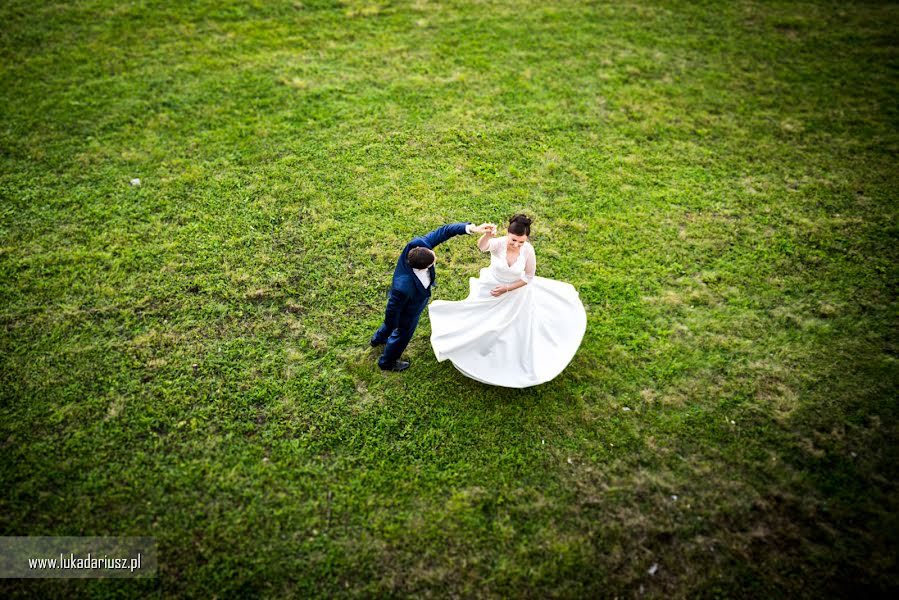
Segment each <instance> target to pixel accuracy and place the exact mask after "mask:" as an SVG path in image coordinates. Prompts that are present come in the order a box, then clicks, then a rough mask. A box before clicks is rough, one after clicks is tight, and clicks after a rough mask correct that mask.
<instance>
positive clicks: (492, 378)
mask: <svg viewBox="0 0 899 600" xmlns="http://www.w3.org/2000/svg"><path fill="white" fill-rule="evenodd" d="M530 232H531V220H530V219H529V218H528V217H526V216H525V215H521V214H519V215H515V216H514V217H512V219H511V220H510V222H509V228H508V234H507V235H505V236H503V237H500V238H496V237H494V236H495V235H496V226H495V225H492V226H491V227H490V229H488V231H487V233H485V234H484V235H482V236H481V237H480V239H478V248H480V250H481V251H482V252H490V267H489V268H485V269H481V274H480V277H479V278H478V279H474V278H471V279H469V280H468V284H469V294H468V297H467V298H466V299H465V300H462V301H459V302H448V301H446V300H435V301H433V302H432V303H431V304H430V306H429V307H428V313H429V314H430V317H431V346H432V347H433V348H434V354H435V355H436V356H437V360H438V361H441V362H442V361H444V360H450V361H451V362H452V363H453V366H455V367H456V368H457V369H458V370H459V371H461V372H462V373H463V374H465V375H467V376H468V377H470V378H472V379H475V380H477V381H480V382H482V383H488V384H491V385H499V386H504V387H511V388H524V387H530V386H532V385H537V384H540V383H544V382H546V381H549V380H550V379H552V378H554V377H555V376H556V375H558V374H559V373H561V372H562V370H563V369H564V368H565V367H566V365H568V363H569V362H570V361H571V359H572V358H573V357H574V353H575V352H576V351H577V349H578V346H580V343H581V339H583V337H584V331H585V330H586V328H587V314H586V313H585V312H584V306H583V304H581V301H580V298H578V293H577V290H575V289H574V288H573V287H572V286H571V285H570V284H568V283H563V282H561V281H554V280H552V279H546V278H544V277H537V276H536V275H535V272H536V269H537V259H536V256H535V255H534V247H533V246H531V244H530V242H528V235H529V234H530Z"/></svg>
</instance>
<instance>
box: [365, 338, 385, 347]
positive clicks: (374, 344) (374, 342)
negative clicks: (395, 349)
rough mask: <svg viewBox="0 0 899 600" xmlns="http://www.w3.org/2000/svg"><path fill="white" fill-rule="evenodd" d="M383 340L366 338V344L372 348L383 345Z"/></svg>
mask: <svg viewBox="0 0 899 600" xmlns="http://www.w3.org/2000/svg"><path fill="white" fill-rule="evenodd" d="M384 344H385V342H376V341H374V340H368V345H369V346H371V347H372V348H377V347H378V346H383V345H384Z"/></svg>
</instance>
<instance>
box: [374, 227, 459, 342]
mask: <svg viewBox="0 0 899 600" xmlns="http://www.w3.org/2000/svg"><path fill="white" fill-rule="evenodd" d="M467 225H470V223H453V224H451V225H444V226H443V227H439V228H437V229H435V230H434V231H432V232H430V233H427V234H425V235H423V236H420V237H417V238H415V239H414V240H412V241H410V242H409V243H408V244H406V247H405V248H403V252H402V254H400V258H399V260H398V261H397V263H396V269H394V271H393V281H392V282H391V284H390V295H389V297H388V299H387V314H386V318H385V320H384V323H385V324H386V325H387V327H388V329H396V328H397V327H399V326H400V325H401V324H412V323H417V322H418V316H419V315H420V314H421V311H422V310H424V308H425V306H426V305H427V304H428V300H429V299H430V298H431V289H430V288H433V287H436V285H435V281H436V280H437V274H436V271H435V270H434V266H433V265H431V267H430V269H428V273H429V274H430V276H431V285H430V286H429V287H428V288H427V289H425V287H424V286H423V285H422V283H421V280H420V279H419V278H418V277H416V276H415V272H414V271H413V270H412V266H411V265H410V264H409V261H408V259H407V257H408V255H409V250H411V249H412V248H419V247H422V246H423V247H425V248H428V249H429V250H433V249H434V248H435V247H436V246H438V245H439V244H442V243H443V242H445V241H446V240H448V239H450V238H451V237H455V236H457V235H462V234H464V233H465V227H466V226H467Z"/></svg>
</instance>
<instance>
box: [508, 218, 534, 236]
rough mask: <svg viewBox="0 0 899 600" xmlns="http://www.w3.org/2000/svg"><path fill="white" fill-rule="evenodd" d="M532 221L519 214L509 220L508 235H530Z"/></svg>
mask: <svg viewBox="0 0 899 600" xmlns="http://www.w3.org/2000/svg"><path fill="white" fill-rule="evenodd" d="M531 223H532V220H531V219H529V218H528V216H527V215H525V214H522V213H519V214H517V215H515V216H513V217H512V218H511V219H509V233H511V234H512V235H531Z"/></svg>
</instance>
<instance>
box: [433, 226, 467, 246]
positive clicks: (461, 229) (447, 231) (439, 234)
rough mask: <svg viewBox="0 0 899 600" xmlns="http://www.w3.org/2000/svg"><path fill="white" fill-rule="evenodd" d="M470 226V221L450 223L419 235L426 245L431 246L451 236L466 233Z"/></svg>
mask: <svg viewBox="0 0 899 600" xmlns="http://www.w3.org/2000/svg"><path fill="white" fill-rule="evenodd" d="M470 227H472V224H471V223H452V224H450V225H444V226H443V227H438V228H437V229H435V230H434V231H431V232H429V233H426V234H424V235H423V236H421V239H423V240H424V241H425V243H427V245H428V246H430V247H431V248H433V247H434V246H437V245H439V244H442V243H443V242H445V241H446V240H448V239H450V238H451V237H455V236H457V235H464V234H466V233H468V232H469V228H470Z"/></svg>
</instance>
